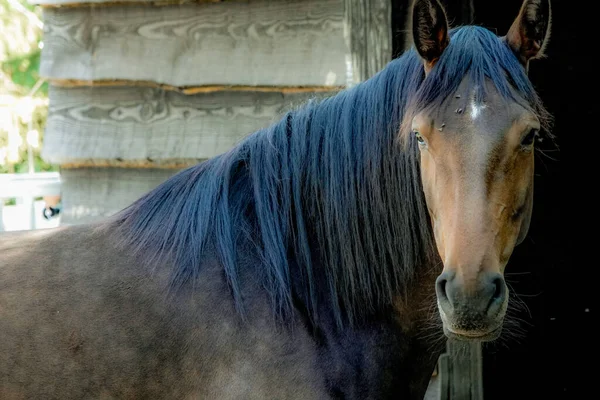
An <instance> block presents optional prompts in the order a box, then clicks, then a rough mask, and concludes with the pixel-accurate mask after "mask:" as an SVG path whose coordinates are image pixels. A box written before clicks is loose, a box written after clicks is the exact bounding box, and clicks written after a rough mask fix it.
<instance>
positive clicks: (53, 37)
mask: <svg viewBox="0 0 600 400" xmlns="http://www.w3.org/2000/svg"><path fill="white" fill-rule="evenodd" d="M343 1H344V0H282V1H276V2H273V1H265V0H257V1H247V2H237V1H232V2H225V3H200V4H182V5H176V6H175V5H174V6H165V7H147V6H141V5H135V6H114V7H85V8H81V7H80V8H46V9H44V22H45V25H44V49H43V51H42V60H41V65H40V74H41V75H42V76H44V77H46V78H48V79H65V80H80V81H95V80H134V81H137V80H139V81H152V82H157V83H159V84H166V85H171V86H175V87H186V86H205V85H240V86H261V85H264V86H328V87H339V86H344V85H346V83H347V76H346V75H347V63H346V59H347V55H348V54H349V48H348V46H347V43H346V41H345V38H344V3H343ZM377 15H379V14H377ZM374 39H376V38H374Z"/></svg>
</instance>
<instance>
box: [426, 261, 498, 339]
mask: <svg viewBox="0 0 600 400" xmlns="http://www.w3.org/2000/svg"><path fill="white" fill-rule="evenodd" d="M436 294H437V300H438V309H439V311H440V315H441V318H442V322H443V326H444V334H445V335H446V336H448V337H449V338H453V339H459V340H468V341H491V340H494V339H497V338H498V336H499V335H500V333H501V332H502V322H503V321H504V315H505V314H506V307H507V305H508V289H507V287H506V282H505V281H504V278H503V277H502V275H500V274H498V273H494V272H482V273H480V274H479V276H478V278H477V279H476V280H474V282H471V284H470V285H466V284H465V282H464V281H463V280H462V279H460V278H459V277H458V276H457V274H456V273H455V272H453V271H446V272H443V273H442V274H441V275H440V276H439V277H438V278H437V280H436Z"/></svg>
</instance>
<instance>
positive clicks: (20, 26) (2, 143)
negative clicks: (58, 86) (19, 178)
mask: <svg viewBox="0 0 600 400" xmlns="http://www.w3.org/2000/svg"><path fill="white" fill-rule="evenodd" d="M41 15H42V12H41V8H40V7H39V6H36V5H33V4H30V3H28V2H27V0H0V32H2V34H0V173H3V172H15V173H18V172H27V171H28V170H29V167H28V157H29V156H28V151H32V154H33V161H34V162H33V164H34V168H35V171H55V170H57V169H58V168H57V166H54V165H50V164H48V163H46V162H44V161H43V160H42V159H41V158H40V154H39V150H40V147H41V144H42V142H43V132H44V127H45V124H46V117H47V114H48V109H47V108H48V107H47V96H48V85H47V83H43V81H41V80H40V76H39V66H40V58H41V48H42V47H43V46H42V34H43V30H42V21H41ZM30 129H31V130H36V131H37V132H38V133H39V136H40V140H39V142H40V146H38V147H29V146H28V145H27V134H28V132H29V131H30ZM15 135H17V136H15ZM19 137H20V139H18V138H19ZM9 149H10V151H9ZM7 154H10V156H7Z"/></svg>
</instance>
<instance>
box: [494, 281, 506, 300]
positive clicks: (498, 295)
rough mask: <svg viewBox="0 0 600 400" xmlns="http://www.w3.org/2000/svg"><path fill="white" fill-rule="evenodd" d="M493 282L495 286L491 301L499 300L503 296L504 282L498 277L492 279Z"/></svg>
mask: <svg viewBox="0 0 600 400" xmlns="http://www.w3.org/2000/svg"><path fill="white" fill-rule="evenodd" d="M493 284H494V285H495V286H496V289H495V290H494V295H493V296H492V301H494V300H501V299H502V298H503V297H504V282H503V281H502V278H500V277H498V278H496V279H494V282H493Z"/></svg>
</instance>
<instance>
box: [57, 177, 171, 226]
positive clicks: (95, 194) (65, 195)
mask: <svg viewBox="0 0 600 400" xmlns="http://www.w3.org/2000/svg"><path fill="white" fill-rule="evenodd" d="M177 172H178V171H177V170H163V169H156V170H153V169H132V168H80V169H61V171H60V177H61V181H62V189H61V194H62V199H61V201H62V209H61V214H60V215H61V221H60V222H61V225H72V224H81V223H88V222H93V221H96V220H100V219H102V218H105V217H107V216H110V215H113V214H114V213H116V212H118V211H119V210H121V209H123V208H125V207H127V206H128V205H129V204H131V203H133V202H134V201H135V200H137V199H138V198H139V197H141V196H142V195H143V194H145V193H147V192H148V191H150V190H152V189H153V188H155V187H156V186H158V185H159V184H160V183H162V182H163V181H165V180H166V179H167V178H169V177H170V176H172V175H174V174H175V173H177Z"/></svg>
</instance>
